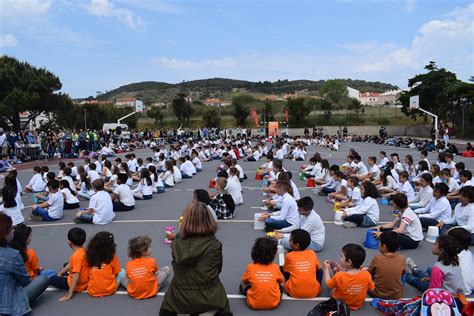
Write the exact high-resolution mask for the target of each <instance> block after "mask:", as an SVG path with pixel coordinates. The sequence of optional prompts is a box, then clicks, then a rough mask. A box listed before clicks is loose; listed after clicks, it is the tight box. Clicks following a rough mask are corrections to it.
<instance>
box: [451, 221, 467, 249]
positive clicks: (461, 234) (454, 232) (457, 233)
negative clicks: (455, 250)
mask: <svg viewBox="0 0 474 316" xmlns="http://www.w3.org/2000/svg"><path fill="white" fill-rule="evenodd" d="M448 235H449V236H451V237H454V239H456V240H457V242H458V244H459V248H460V249H459V251H463V250H469V245H470V244H471V232H469V231H468V230H466V229H464V228H462V227H455V228H452V229H450V230H449V231H448Z"/></svg>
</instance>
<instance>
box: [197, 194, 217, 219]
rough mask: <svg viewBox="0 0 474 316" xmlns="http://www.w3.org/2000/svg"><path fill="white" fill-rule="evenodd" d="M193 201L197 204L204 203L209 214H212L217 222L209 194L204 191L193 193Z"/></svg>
mask: <svg viewBox="0 0 474 316" xmlns="http://www.w3.org/2000/svg"><path fill="white" fill-rule="evenodd" d="M193 200H194V201H197V202H202V203H204V204H206V206H207V209H208V211H209V214H211V216H212V218H213V219H214V220H215V221H216V222H217V215H216V211H215V210H214V208H212V206H211V204H210V203H211V198H210V197H209V192H207V191H206V190H203V189H196V190H194V192H193Z"/></svg>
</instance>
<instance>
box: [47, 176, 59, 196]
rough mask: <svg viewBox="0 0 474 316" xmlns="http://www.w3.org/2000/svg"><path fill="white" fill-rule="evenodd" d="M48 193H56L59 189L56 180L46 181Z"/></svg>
mask: <svg viewBox="0 0 474 316" xmlns="http://www.w3.org/2000/svg"><path fill="white" fill-rule="evenodd" d="M48 189H49V192H53V193H54V192H56V191H57V190H58V189H59V181H58V180H56V179H53V180H50V181H48Z"/></svg>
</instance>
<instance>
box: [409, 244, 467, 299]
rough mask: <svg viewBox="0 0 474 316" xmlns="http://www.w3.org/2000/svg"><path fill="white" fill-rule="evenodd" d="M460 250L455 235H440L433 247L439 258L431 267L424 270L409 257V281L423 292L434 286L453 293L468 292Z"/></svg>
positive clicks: (433, 252) (432, 249) (432, 251)
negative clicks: (459, 254)
mask: <svg viewBox="0 0 474 316" xmlns="http://www.w3.org/2000/svg"><path fill="white" fill-rule="evenodd" d="M458 250H459V244H458V242H457V240H456V239H455V238H454V237H452V236H449V235H443V236H440V237H438V239H436V242H435V243H434V245H433V247H432V248H431V253H432V254H433V255H435V256H438V260H437V262H436V263H435V264H434V265H433V266H432V267H431V268H428V269H427V270H426V271H423V270H421V269H420V268H419V267H418V266H417V265H416V263H415V262H414V261H413V259H411V258H408V259H407V262H406V264H407V268H408V271H409V273H407V275H406V280H407V283H408V284H410V285H412V286H414V287H415V288H417V289H418V290H420V291H421V292H425V291H426V290H427V289H434V288H442V289H445V290H446V291H448V292H450V293H451V294H453V295H456V294H458V293H461V294H463V293H465V292H467V289H466V288H465V287H464V281H463V276H462V271H461V267H460V266H459V257H458Z"/></svg>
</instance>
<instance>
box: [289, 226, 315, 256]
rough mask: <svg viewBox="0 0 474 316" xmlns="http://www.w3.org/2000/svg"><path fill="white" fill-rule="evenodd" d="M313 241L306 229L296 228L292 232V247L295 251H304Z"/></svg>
mask: <svg viewBox="0 0 474 316" xmlns="http://www.w3.org/2000/svg"><path fill="white" fill-rule="evenodd" d="M310 243H311V236H310V235H309V233H308V232H307V231H306V230H304V229H295V230H292V231H291V234H290V247H291V250H293V251H298V250H299V251H303V250H305V249H306V248H308V246H309V244H310Z"/></svg>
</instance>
